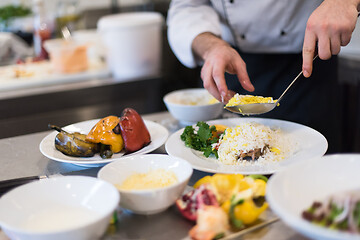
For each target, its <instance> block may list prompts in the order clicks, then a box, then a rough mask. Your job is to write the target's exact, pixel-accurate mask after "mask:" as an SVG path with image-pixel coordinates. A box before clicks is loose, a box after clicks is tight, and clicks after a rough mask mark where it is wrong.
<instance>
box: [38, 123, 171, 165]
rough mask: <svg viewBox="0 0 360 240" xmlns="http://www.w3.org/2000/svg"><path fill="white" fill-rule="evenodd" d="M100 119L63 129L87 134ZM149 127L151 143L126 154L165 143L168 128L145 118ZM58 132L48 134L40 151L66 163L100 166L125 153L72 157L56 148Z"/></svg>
mask: <svg viewBox="0 0 360 240" xmlns="http://www.w3.org/2000/svg"><path fill="white" fill-rule="evenodd" d="M99 120H100V119H94V120H88V121H84V122H79V123H74V124H71V125H68V126H66V127H64V128H63V129H64V130H66V131H69V132H81V133H84V134H87V133H88V132H89V131H90V130H91V128H92V127H93V126H94V125H95V124H96V123H97V122H98V121H99ZM144 122H145V125H146V127H147V129H148V130H149V132H150V137H151V143H150V144H149V145H147V146H146V147H143V148H142V149H140V150H138V151H136V152H133V153H130V154H126V155H125V156H133V155H138V154H145V153H149V152H151V151H153V150H155V149H157V148H159V147H160V146H161V145H163V144H164V143H165V141H166V139H167V138H168V136H169V132H168V130H167V129H166V128H165V127H163V126H162V125H160V124H158V123H155V122H152V121H148V120H144ZM57 134H58V132H57V131H54V132H52V133H50V134H49V135H47V136H46V137H45V138H44V139H43V140H42V141H41V143H40V152H41V153H42V154H44V155H45V156H46V157H48V158H50V159H52V160H55V161H58V162H65V163H72V164H76V165H80V166H86V167H99V166H103V165H105V164H107V163H109V162H112V161H114V160H116V159H119V158H121V157H122V156H123V155H124V152H120V153H116V154H114V155H113V156H112V158H110V159H102V158H101V157H100V155H99V154H95V156H93V157H89V158H84V157H70V156H66V155H64V154H63V153H61V152H60V151H58V150H56V148H55V136H56V135H57Z"/></svg>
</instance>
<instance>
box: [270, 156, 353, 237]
mask: <svg viewBox="0 0 360 240" xmlns="http://www.w3.org/2000/svg"><path fill="white" fill-rule="evenodd" d="M359 169H360V154H337V155H326V156H324V157H321V158H316V159H309V160H306V161H303V162H300V163H295V164H293V165H291V166H289V167H287V168H285V169H284V170H282V171H279V172H277V173H275V175H273V176H272V177H271V178H270V179H269V181H268V184H267V189H266V199H267V201H268V202H269V204H270V207H271V209H272V210H273V211H274V212H275V213H276V214H277V215H278V216H279V217H280V218H281V219H282V220H283V221H284V222H285V223H286V224H288V225H289V226H290V227H292V228H294V229H295V230H297V231H298V232H300V233H302V234H303V235H305V236H307V237H310V238H313V239H332V240H333V239H339V240H340V239H341V240H345V239H359V238H360V236H359V235H356V236H355V235H351V234H348V233H344V232H340V231H335V230H330V229H326V228H323V227H320V226H317V225H314V224H312V223H310V222H308V221H306V220H304V219H303V218H302V217H301V214H302V211H304V210H305V209H307V208H308V207H310V206H311V204H312V203H313V202H314V201H315V200H318V201H322V200H324V199H325V198H326V197H329V196H330V195H333V194H335V193H341V192H344V191H348V190H354V189H360V174H359Z"/></svg>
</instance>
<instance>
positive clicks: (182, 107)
mask: <svg viewBox="0 0 360 240" xmlns="http://www.w3.org/2000/svg"><path fill="white" fill-rule="evenodd" d="M212 98H213V97H212V96H211V95H210V93H209V92H208V91H207V90H206V89H203V88H191V89H182V90H177V91H173V92H170V93H168V94H166V95H165V96H164V98H163V101H164V103H165V105H166V107H167V109H168V110H169V112H170V113H171V115H172V116H173V117H174V118H175V119H177V120H178V121H179V122H180V123H182V124H184V125H192V124H195V123H197V122H199V121H207V120H212V119H215V118H217V117H218V116H220V114H221V112H222V111H223V109H224V105H223V104H222V103H220V102H216V103H213V104H210V103H209V102H210V101H211V99H212ZM195 103H196V105H194V104H195Z"/></svg>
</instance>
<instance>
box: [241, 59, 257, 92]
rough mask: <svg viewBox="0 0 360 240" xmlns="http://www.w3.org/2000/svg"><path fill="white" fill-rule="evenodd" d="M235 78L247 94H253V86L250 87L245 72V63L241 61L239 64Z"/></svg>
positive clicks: (250, 84)
mask: <svg viewBox="0 0 360 240" xmlns="http://www.w3.org/2000/svg"><path fill="white" fill-rule="evenodd" d="M237 69H238V70H237V71H236V73H237V77H238V79H239V82H240V84H241V86H242V87H243V88H244V89H245V90H247V91H249V92H253V91H254V90H255V88H254V86H253V85H252V83H251V81H250V78H249V75H248V73H247V70H246V64H245V62H243V61H241V64H239V66H238V67H237Z"/></svg>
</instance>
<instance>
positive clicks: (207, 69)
mask: <svg viewBox="0 0 360 240" xmlns="http://www.w3.org/2000/svg"><path fill="white" fill-rule="evenodd" d="M201 79H202V80H203V85H204V88H205V89H207V90H208V92H209V93H210V94H211V95H213V96H214V98H216V99H217V100H219V101H221V95H220V93H219V90H218V89H217V86H216V84H215V82H214V79H213V77H212V66H211V65H210V64H208V63H205V64H204V66H203V67H202V68H201Z"/></svg>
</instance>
